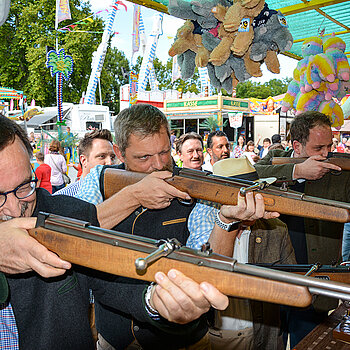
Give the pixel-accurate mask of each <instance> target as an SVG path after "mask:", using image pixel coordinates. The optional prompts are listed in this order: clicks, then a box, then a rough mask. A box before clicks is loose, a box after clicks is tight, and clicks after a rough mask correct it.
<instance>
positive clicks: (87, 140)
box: [78, 129, 113, 156]
mask: <svg viewBox="0 0 350 350" xmlns="http://www.w3.org/2000/svg"><path fill="white" fill-rule="evenodd" d="M96 139H101V140H106V141H109V142H110V143H113V136H112V134H111V132H110V131H109V130H107V129H102V130H94V131H92V132H87V133H86V134H85V135H84V137H83V138H82V139H81V140H80V142H79V146H78V150H79V156H80V155H81V154H84V155H85V156H88V155H89V153H90V150H91V147H92V143H93V141H94V140H96Z"/></svg>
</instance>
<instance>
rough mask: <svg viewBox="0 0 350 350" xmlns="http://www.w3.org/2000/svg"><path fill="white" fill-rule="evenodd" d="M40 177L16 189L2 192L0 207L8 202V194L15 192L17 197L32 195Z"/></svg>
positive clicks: (22, 197) (0, 194)
mask: <svg viewBox="0 0 350 350" xmlns="http://www.w3.org/2000/svg"><path fill="white" fill-rule="evenodd" d="M37 182H38V179H33V180H29V181H27V182H25V183H23V184H21V185H19V186H17V187H16V188H15V189H14V190H12V191H8V192H3V193H0V208H1V207H2V206H3V205H4V204H5V203H6V199H7V195H8V194H10V193H13V194H14V195H15V196H16V198H18V199H24V198H27V197H29V196H30V195H32V194H33V193H34V191H35V188H36V183H37Z"/></svg>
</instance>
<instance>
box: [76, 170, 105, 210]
mask: <svg viewBox="0 0 350 350" xmlns="http://www.w3.org/2000/svg"><path fill="white" fill-rule="evenodd" d="M102 169H103V165H96V166H95V167H94V168H93V169H91V170H90V172H89V174H87V175H86V176H85V177H84V178H83V179H82V180H79V182H81V184H80V188H79V191H78V192H77V193H76V195H75V197H76V198H79V199H82V200H84V201H86V202H89V203H92V204H95V205H97V204H100V203H102V202H103V197H102V194H101V191H100V175H101V172H102Z"/></svg>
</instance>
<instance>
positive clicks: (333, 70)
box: [301, 36, 350, 101]
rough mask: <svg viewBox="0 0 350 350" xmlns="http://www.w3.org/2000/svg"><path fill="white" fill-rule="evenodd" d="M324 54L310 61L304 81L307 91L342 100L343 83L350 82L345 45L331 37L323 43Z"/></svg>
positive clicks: (340, 40) (338, 39)
mask: <svg viewBox="0 0 350 350" xmlns="http://www.w3.org/2000/svg"><path fill="white" fill-rule="evenodd" d="M323 51H324V52H323V53H320V54H317V55H315V56H313V57H312V58H311V59H310V62H309V64H308V66H307V69H306V74H305V75H304V79H301V82H302V81H304V85H305V91H310V90H311V89H315V90H317V91H322V92H324V93H325V99H326V100H327V101H329V100H330V99H331V98H332V97H336V98H338V97H339V99H342V98H343V97H344V95H343V96H342V95H341V94H342V91H343V89H342V86H341V81H349V72H350V70H349V63H348V60H347V58H346V56H345V54H344V51H345V43H344V41H343V40H342V39H340V38H337V37H335V36H331V37H329V38H327V39H326V40H324V42H323Z"/></svg>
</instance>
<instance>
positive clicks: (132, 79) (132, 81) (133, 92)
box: [129, 71, 139, 106]
mask: <svg viewBox="0 0 350 350" xmlns="http://www.w3.org/2000/svg"><path fill="white" fill-rule="evenodd" d="M138 79H139V77H138V75H137V74H136V73H135V72H133V71H130V75H129V90H130V92H129V95H130V97H129V105H130V106H132V105H134V104H135V103H136V101H137V81H138Z"/></svg>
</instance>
